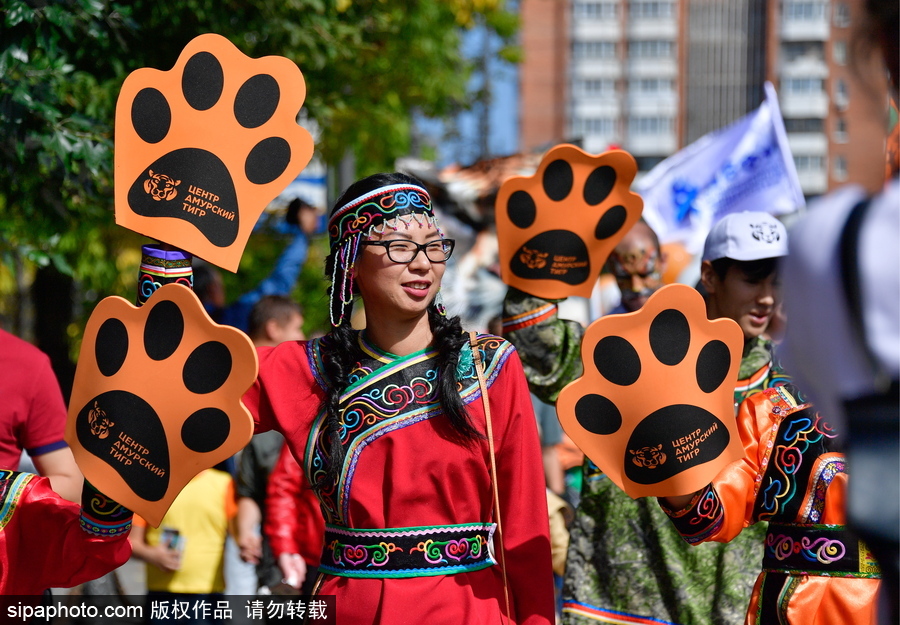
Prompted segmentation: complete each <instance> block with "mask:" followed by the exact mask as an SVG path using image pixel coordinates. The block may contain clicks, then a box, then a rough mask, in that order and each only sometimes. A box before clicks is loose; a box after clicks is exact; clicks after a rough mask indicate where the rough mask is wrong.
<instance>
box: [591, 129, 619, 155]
mask: <svg viewBox="0 0 900 625" xmlns="http://www.w3.org/2000/svg"><path fill="white" fill-rule="evenodd" d="M582 141H583V143H582V145H583V146H584V151H585V152H588V153H590V154H600V153H601V152H605V151H606V150H607V149H609V146H610V145H612V144H616V145H621V144H622V139H621V137H619V136H618V135H616V134H615V133H613V134H610V135H587V136H585V137H584V138H583V139H582Z"/></svg>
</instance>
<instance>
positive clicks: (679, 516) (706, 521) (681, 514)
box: [659, 484, 725, 545]
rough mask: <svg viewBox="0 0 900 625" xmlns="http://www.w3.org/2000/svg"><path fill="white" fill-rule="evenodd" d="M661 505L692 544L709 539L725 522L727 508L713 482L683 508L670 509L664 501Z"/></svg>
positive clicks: (673, 523)
mask: <svg viewBox="0 0 900 625" xmlns="http://www.w3.org/2000/svg"><path fill="white" fill-rule="evenodd" d="M659 506H660V507H661V508H662V510H663V512H665V513H666V514H667V515H668V516H669V519H670V520H671V521H672V525H674V526H675V529H676V530H678V533H679V534H681V536H682V537H683V538H684V540H685V542H687V543H689V544H691V545H695V544H697V543H702V542H705V541H707V540H709V537H710V536H713V535H715V534H717V533H718V532H719V529H720V528H721V527H722V524H723V523H724V522H725V508H724V507H723V506H722V501H721V500H720V499H719V495H718V494H717V493H716V490H715V489H714V488H713V487H712V485H711V484H710V485H707V486H706V488H704V489H703V490H702V491H700V492H699V493H697V494H696V495H694V497H693V498H692V499H691V502H690V504H689V505H688V506H687V507H686V508H684V509H683V510H670V509H669V508H668V507H666V506H665V505H664V504H663V503H662V501H660V502H659Z"/></svg>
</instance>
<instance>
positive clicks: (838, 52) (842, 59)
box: [831, 41, 847, 65]
mask: <svg viewBox="0 0 900 625" xmlns="http://www.w3.org/2000/svg"><path fill="white" fill-rule="evenodd" d="M831 55H832V56H833V57H834V62H835V63H837V64H838V65H846V64H847V42H846V41H835V42H834V46H833V47H832V48H831Z"/></svg>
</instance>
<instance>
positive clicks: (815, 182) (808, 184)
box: [797, 169, 828, 195]
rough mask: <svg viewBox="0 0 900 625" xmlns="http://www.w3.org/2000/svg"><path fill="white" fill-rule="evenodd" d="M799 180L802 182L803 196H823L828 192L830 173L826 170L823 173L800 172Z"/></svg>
mask: <svg viewBox="0 0 900 625" xmlns="http://www.w3.org/2000/svg"><path fill="white" fill-rule="evenodd" d="M797 178H799V180H800V188H801V189H802V190H803V195H821V194H822V193H825V192H826V191H828V172H827V171H825V170H824V169H823V170H821V171H810V170H805V171H798V172H797Z"/></svg>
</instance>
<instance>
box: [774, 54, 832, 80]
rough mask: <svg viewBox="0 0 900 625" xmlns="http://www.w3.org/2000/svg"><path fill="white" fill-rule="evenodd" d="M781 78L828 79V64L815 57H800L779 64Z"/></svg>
mask: <svg viewBox="0 0 900 625" xmlns="http://www.w3.org/2000/svg"><path fill="white" fill-rule="evenodd" d="M781 77H782V78H828V64H827V63H826V62H825V59H823V58H818V57H815V56H801V57H798V58H796V59H794V60H793V61H783V62H782V63H781Z"/></svg>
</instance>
